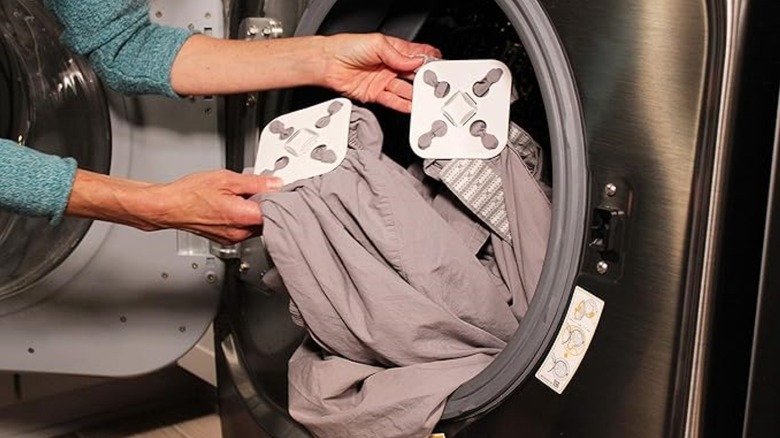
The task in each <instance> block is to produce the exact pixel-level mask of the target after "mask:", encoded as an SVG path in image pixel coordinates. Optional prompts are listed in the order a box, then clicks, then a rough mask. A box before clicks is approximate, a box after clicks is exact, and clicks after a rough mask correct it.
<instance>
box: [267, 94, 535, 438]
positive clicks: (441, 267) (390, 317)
mask: <svg viewBox="0 0 780 438" xmlns="http://www.w3.org/2000/svg"><path fill="white" fill-rule="evenodd" d="M350 130H351V131H350V146H351V149H350V150H349V151H348V153H347V158H346V159H345V161H344V162H343V163H342V164H341V166H339V168H337V169H336V170H334V171H333V172H331V173H329V174H326V175H323V176H320V177H316V178H311V179H308V180H304V181H299V182H296V183H294V184H292V185H290V186H288V187H285V188H284V189H283V190H282V191H281V192H278V193H274V194H269V195H263V196H262V197H261V201H260V202H261V204H262V209H263V213H264V216H265V230H264V237H265V243H266V245H267V248H268V251H269V253H270V255H271V257H272V259H273V261H274V264H275V265H276V267H277V269H278V272H279V273H280V274H281V277H282V278H283V279H284V285H285V286H286V288H287V290H288V293H289V295H290V298H291V301H292V302H293V304H292V307H293V314H295V315H297V316H298V318H299V319H300V323H301V324H303V325H304V326H305V327H306V328H307V329H308V332H309V334H310V336H311V339H310V340H309V341H307V342H305V343H304V344H303V345H301V347H300V348H299V349H298V351H296V353H295V354H294V355H293V357H292V358H291V360H290V367H289V389H290V413H291V415H292V416H293V417H294V418H295V419H296V420H298V421H299V422H301V423H302V424H304V425H305V426H307V427H308V428H309V430H310V431H312V433H314V434H315V435H317V436H319V437H380V438H385V437H387V438H391V437H404V438H407V437H425V436H427V435H429V434H430V432H431V431H432V430H433V428H434V426H435V425H436V423H437V422H438V420H439V418H440V416H441V413H442V411H443V408H444V404H445V402H446V399H447V397H448V396H449V395H450V394H451V393H452V392H453V391H454V390H455V389H457V387H458V386H460V385H461V384H462V383H464V382H465V381H467V380H469V379H470V378H472V377H474V376H475V375H476V374H478V373H479V372H480V371H481V370H482V369H484V368H485V367H486V366H487V365H488V364H489V363H490V362H491V361H492V359H493V357H494V356H495V355H496V354H498V353H499V352H500V351H501V350H502V349H503V348H504V346H505V345H506V341H507V340H508V339H509V338H510V337H511V336H512V335H513V334H514V332H515V331H516V329H517V327H518V318H519V317H521V316H522V314H523V313H524V309H527V306H528V303H529V301H530V299H531V297H532V293H533V288H532V287H531V286H532V285H535V284H536V281H538V277H539V274H540V268H541V264H540V263H538V260H543V259H544V251H545V247H544V246H542V245H540V244H538V243H537V240H538V241H544V242H545V243H546V239H547V232H548V228H549V203H548V201H547V199H546V198H545V197H544V195H543V193H542V192H541V191H540V190H539V189H538V187H537V186H536V185H535V184H534V179H533V177H531V175H530V174H529V173H528V170H527V169H526V168H525V166H524V165H522V160H520V161H519V163H520V168H519V169H516V168H514V167H515V166H516V165H517V163H518V161H517V160H519V157H517V156H516V155H513V154H512V152H505V153H504V154H502V156H501V157H500V158H499V159H496V160H495V166H496V170H497V171H498V172H499V173H500V174H501V175H502V178H504V185H505V192H506V194H507V208H508V209H509V210H510V211H509V214H510V217H511V219H512V220H514V221H516V223H513V224H512V225H513V228H512V229H511V232H512V235H513V236H516V237H515V238H513V243H514V246H512V245H509V244H508V243H507V242H505V241H503V240H502V239H501V238H500V237H497V236H492V235H491V234H490V233H489V232H488V231H487V230H486V228H485V227H484V226H482V225H481V224H479V222H478V221H476V220H475V219H474V217H473V215H470V214H469V213H468V212H464V210H463V209H462V208H459V206H458V204H457V202H458V201H457V200H456V199H454V198H453V197H452V196H446V195H442V194H440V193H436V192H435V191H433V190H431V188H430V187H429V186H427V185H426V184H424V183H423V182H422V181H421V180H420V178H421V176H422V175H421V172H418V174H417V175H415V172H411V173H410V172H408V171H407V170H406V169H403V168H401V167H400V166H398V165H397V164H396V163H395V162H393V161H392V160H390V159H388V158H386V157H384V156H383V155H381V147H382V134H381V130H380V128H379V124H378V122H377V121H376V119H375V118H374V116H373V115H372V114H371V113H370V112H368V111H366V110H363V109H356V110H355V111H354V112H353V115H352V123H351V127H350ZM527 184H530V185H531V186H530V187H522V185H527ZM516 185H517V187H516ZM510 198H511V199H510ZM518 210H519V211H518ZM526 228H527V229H528V231H527V232H526V231H525V230H526ZM534 233H535V234H537V235H536V236H531V234H534ZM488 240H490V242H491V243H490V244H489V245H487V247H488V248H487V249H488V251H487V254H486V256H485V257H482V258H479V257H477V253H480V252H485V251H482V250H483V249H485V248H484V247H485V246H486V245H485V243H486V242H487V241H488ZM524 244H528V245H530V248H529V249H528V250H527V251H524V250H523V249H522V248H519V246H521V245H524ZM515 248H517V250H515ZM540 248H541V250H540ZM533 251H540V254H531V252H533ZM523 276H525V278H523ZM510 291H512V293H510Z"/></svg>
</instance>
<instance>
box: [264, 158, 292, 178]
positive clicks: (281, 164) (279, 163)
mask: <svg viewBox="0 0 780 438" xmlns="http://www.w3.org/2000/svg"><path fill="white" fill-rule="evenodd" d="M289 164H290V158H289V157H281V158H279V159H278V160H276V163H274V168H273V170H271V169H266V170H264V171H262V172H260V175H262V176H271V175H273V174H275V173H276V172H278V171H280V170H282V169H284V168H285V167H287V166H288V165H289Z"/></svg>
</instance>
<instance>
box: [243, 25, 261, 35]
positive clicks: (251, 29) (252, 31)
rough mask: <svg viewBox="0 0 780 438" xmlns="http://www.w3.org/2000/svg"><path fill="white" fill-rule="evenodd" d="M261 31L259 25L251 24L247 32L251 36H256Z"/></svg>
mask: <svg viewBox="0 0 780 438" xmlns="http://www.w3.org/2000/svg"><path fill="white" fill-rule="evenodd" d="M259 31H260V29H258V28H257V26H250V27H249V29H247V31H246V34H247V35H249V36H255V35H257V33H258V32H259Z"/></svg>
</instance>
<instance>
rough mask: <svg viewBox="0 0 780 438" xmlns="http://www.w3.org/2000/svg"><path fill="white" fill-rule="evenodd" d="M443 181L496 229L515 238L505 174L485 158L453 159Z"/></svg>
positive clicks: (444, 172)
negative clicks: (502, 178) (508, 213)
mask: <svg viewBox="0 0 780 438" xmlns="http://www.w3.org/2000/svg"><path fill="white" fill-rule="evenodd" d="M441 181H442V182H443V183H444V184H445V185H446V186H447V188H449V189H450V190H451V191H452V193H454V194H455V196H457V197H458V199H460V201H461V202H463V204H465V205H466V207H468V208H469V210H471V211H472V212H473V213H474V214H476V215H477V217H479V218H480V219H481V220H482V221H483V222H484V223H485V224H487V225H488V226H489V227H490V229H491V230H493V232H494V233H496V234H497V235H499V236H501V238H502V239H504V240H505V241H507V242H510V243H511V242H512V233H511V231H510V229H509V218H508V216H507V212H506V202H505V197H504V185H503V181H502V180H501V175H500V174H499V173H498V172H496V170H495V169H493V167H491V166H490V164H488V162H487V161H484V160H453V161H451V162H449V163H447V165H446V166H445V167H444V169H442V171H441Z"/></svg>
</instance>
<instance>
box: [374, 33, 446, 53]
mask: <svg viewBox="0 0 780 438" xmlns="http://www.w3.org/2000/svg"><path fill="white" fill-rule="evenodd" d="M385 38H387V41H388V42H389V43H390V45H392V46H393V47H394V48H395V49H396V50H397V51H399V52H401V53H402V54H404V55H406V56H414V55H426V56H432V57H434V58H441V57H442V54H441V51H440V50H439V49H437V48H435V47H433V46H430V45H428V44H419V43H413V42H411V41H406V40H403V39H400V38H396V37H391V36H387V37H385Z"/></svg>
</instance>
